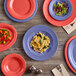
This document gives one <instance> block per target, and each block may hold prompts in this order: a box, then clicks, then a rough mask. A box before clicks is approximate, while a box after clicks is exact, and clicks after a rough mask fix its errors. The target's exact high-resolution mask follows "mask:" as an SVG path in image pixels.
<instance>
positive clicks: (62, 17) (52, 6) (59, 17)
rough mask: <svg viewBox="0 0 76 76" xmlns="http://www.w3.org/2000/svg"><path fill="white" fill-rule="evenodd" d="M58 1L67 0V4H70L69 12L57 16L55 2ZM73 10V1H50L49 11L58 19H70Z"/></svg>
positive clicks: (57, 0)
mask: <svg viewBox="0 0 76 76" xmlns="http://www.w3.org/2000/svg"><path fill="white" fill-rule="evenodd" d="M57 2H59V3H64V2H66V3H67V6H68V12H67V14H65V15H62V16H57V15H56V14H55V12H54V4H57ZM72 10H73V8H72V4H71V2H70V1H69V0H52V1H51V2H50V4H49V13H50V15H51V16H52V17H53V18H54V19H56V20H66V19H68V18H69V17H70V16H71V14H72Z"/></svg>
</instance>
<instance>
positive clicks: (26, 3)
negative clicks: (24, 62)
mask: <svg viewBox="0 0 76 76" xmlns="http://www.w3.org/2000/svg"><path fill="white" fill-rule="evenodd" d="M7 10H8V12H9V14H10V15H11V16H12V17H14V18H16V19H27V18H29V17H30V16H32V14H33V13H34V11H35V0H7Z"/></svg>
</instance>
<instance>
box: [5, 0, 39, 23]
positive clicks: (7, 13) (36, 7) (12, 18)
mask: <svg viewBox="0 0 76 76" xmlns="http://www.w3.org/2000/svg"><path fill="white" fill-rule="evenodd" d="M6 6H7V0H5V2H4V10H5V13H6V15H7V16H8V17H9V18H10V19H11V20H13V21H16V22H26V21H29V20H30V19H32V18H33V17H34V16H35V14H36V12H37V9H38V4H37V0H35V11H34V13H33V14H32V16H30V17H29V18H27V19H22V20H19V19H15V18H14V17H12V16H11V15H10V14H9V12H8V10H7V8H6Z"/></svg>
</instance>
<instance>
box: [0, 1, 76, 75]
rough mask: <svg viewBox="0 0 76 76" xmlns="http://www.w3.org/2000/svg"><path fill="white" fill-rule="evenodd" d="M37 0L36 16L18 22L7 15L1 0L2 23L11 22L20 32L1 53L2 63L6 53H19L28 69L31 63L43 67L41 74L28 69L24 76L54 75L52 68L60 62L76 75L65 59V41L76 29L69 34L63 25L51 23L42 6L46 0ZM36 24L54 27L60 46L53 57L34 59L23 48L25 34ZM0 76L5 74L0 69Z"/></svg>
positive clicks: (0, 13)
mask: <svg viewBox="0 0 76 76" xmlns="http://www.w3.org/2000/svg"><path fill="white" fill-rule="evenodd" d="M37 2H38V11H37V13H36V15H35V17H34V18H32V19H31V20H29V21H28V22H24V23H17V22H14V21H12V20H11V19H9V18H8V17H7V16H6V14H5V12H4V0H0V23H8V24H11V25H12V26H14V27H15V28H16V30H17V34H18V38H17V41H16V43H15V44H14V45H13V46H12V47H11V48H9V49H8V50H6V51H4V52H1V53H0V64H1V62H2V60H3V58H4V57H5V56H6V55H8V54H11V53H17V54H20V55H22V56H23V57H24V59H25V60H26V64H27V69H28V67H29V66H30V65H34V66H36V67H37V68H41V69H43V74H41V75H34V74H31V73H29V72H28V71H26V72H25V73H24V75H23V76H54V75H53V74H52V72H50V70H52V69H53V68H55V67H56V66H57V65H58V64H64V66H65V67H66V69H67V70H68V72H69V74H70V76H76V75H75V74H74V73H73V72H72V71H71V70H70V69H69V68H68V66H67V64H66V62H65V59H64V46H65V43H66V41H67V40H68V39H69V38H70V37H71V36H74V35H76V30H75V31H74V32H72V33H71V34H70V35H68V34H67V33H66V32H65V31H64V29H63V28H62V27H55V26H53V25H51V24H49V23H48V22H47V21H46V20H45V18H44V16H43V12H42V6H43V2H44V0H37ZM35 25H47V26H49V27H50V28H52V29H53V30H54V31H55V33H56V34H57V36H58V41H59V44H58V45H59V47H58V50H57V52H56V53H55V55H54V56H53V57H52V58H51V59H49V60H46V61H43V62H38V61H34V60H32V59H31V58H29V57H28V56H27V55H26V54H25V52H24V50H23V48H22V39H23V35H24V34H25V32H26V31H27V30H28V29H29V28H31V27H32V26H35ZM0 76H4V75H3V73H2V72H1V70H0Z"/></svg>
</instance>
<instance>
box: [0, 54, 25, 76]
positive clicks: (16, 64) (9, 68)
mask: <svg viewBox="0 0 76 76" xmlns="http://www.w3.org/2000/svg"><path fill="white" fill-rule="evenodd" d="M1 69H2V72H3V73H4V75H5V76H22V75H23V73H24V72H25V70H26V63H25V60H24V58H23V57H22V56H20V55H18V54H10V55H8V56H6V57H5V58H4V59H3V61H2V63H1Z"/></svg>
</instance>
